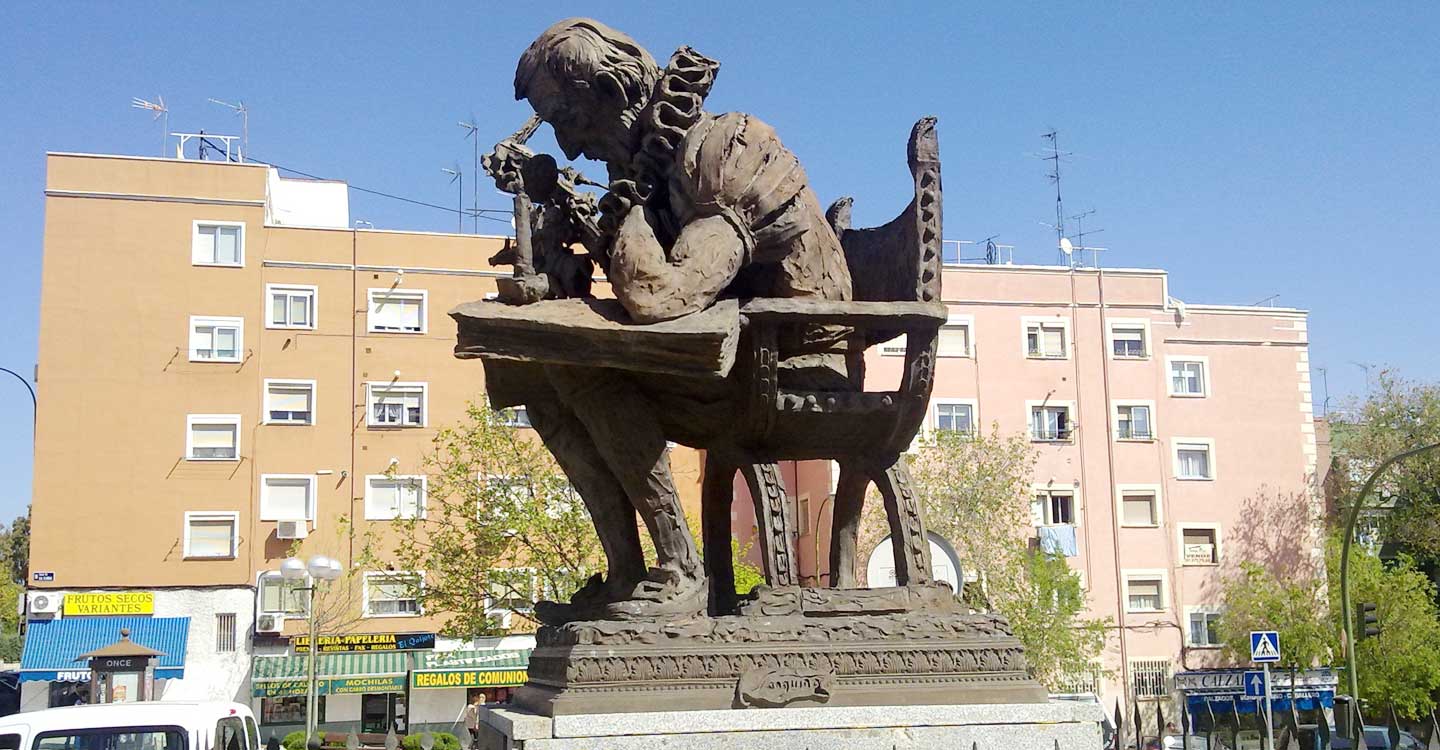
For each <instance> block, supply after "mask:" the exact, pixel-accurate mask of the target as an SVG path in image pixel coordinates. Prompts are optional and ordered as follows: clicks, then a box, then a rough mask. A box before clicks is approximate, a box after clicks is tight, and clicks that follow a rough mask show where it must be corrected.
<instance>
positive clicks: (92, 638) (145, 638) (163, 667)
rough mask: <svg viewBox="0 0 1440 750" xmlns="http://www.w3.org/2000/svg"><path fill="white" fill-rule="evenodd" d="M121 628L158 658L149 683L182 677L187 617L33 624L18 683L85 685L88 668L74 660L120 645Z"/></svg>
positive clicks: (79, 619)
mask: <svg viewBox="0 0 1440 750" xmlns="http://www.w3.org/2000/svg"><path fill="white" fill-rule="evenodd" d="M121 628H129V629H130V640H132V641H134V642H135V643H137V644H139V645H141V646H147V647H149V648H153V649H155V650H156V651H159V652H161V653H163V654H164V656H161V657H157V659H156V663H155V678H156V679H161V680H166V679H180V678H183V677H184V676H185V643H186V641H187V640H188V639H189V635H190V618H188V617H67V618H64V619H61V620H35V621H31V622H30V623H29V627H28V629H27V630H26V633H25V650H24V651H23V652H22V653H21V654H20V679H21V681H30V680H51V681H55V682H85V681H88V680H89V679H90V665H88V664H86V663H85V662H84V661H75V657H77V656H79V655H81V654H84V653H89V652H91V651H94V650H95V649H98V648H104V647H105V646H109V645H110V644H112V643H114V642H116V641H118V640H120V630H121Z"/></svg>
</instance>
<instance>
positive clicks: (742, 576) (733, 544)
mask: <svg viewBox="0 0 1440 750" xmlns="http://www.w3.org/2000/svg"><path fill="white" fill-rule="evenodd" d="M749 554H750V545H748V544H747V545H745V546H744V547H741V546H740V540H739V539H735V538H733V537H732V538H731V539H730V556H731V557H732V558H733V559H734V560H735V593H737V594H741V595H744V594H748V593H750V591H751V589H754V588H755V587H756V586H759V585H760V584H762V583H764V582H765V571H763V570H761V569H760V566H758V565H752V564H751V563H749V562H747V561H746V560H745V558H746V557H748V556H749Z"/></svg>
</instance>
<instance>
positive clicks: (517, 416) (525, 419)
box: [500, 406, 530, 427]
mask: <svg viewBox="0 0 1440 750" xmlns="http://www.w3.org/2000/svg"><path fill="white" fill-rule="evenodd" d="M500 418H501V419H502V420H503V421H504V422H505V426H506V427H529V426H530V412H529V411H527V410H526V409H525V407H523V406H512V407H509V408H508V409H501V410H500Z"/></svg>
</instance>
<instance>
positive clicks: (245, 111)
mask: <svg viewBox="0 0 1440 750" xmlns="http://www.w3.org/2000/svg"><path fill="white" fill-rule="evenodd" d="M210 103H211V104H219V105H220V106H222V107H229V108H230V109H233V110H235V114H237V115H240V161H242V162H243V161H245V154H246V153H248V152H249V151H250V110H249V108H247V107H246V106H245V102H243V101H241V102H239V103H236V104H231V103H230V102H222V101H220V100H219V99H213V98H212V99H211V100H210Z"/></svg>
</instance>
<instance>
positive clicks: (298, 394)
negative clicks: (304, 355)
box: [265, 379, 315, 424]
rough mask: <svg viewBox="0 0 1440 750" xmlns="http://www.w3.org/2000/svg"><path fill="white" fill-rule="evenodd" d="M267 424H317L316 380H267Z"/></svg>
mask: <svg viewBox="0 0 1440 750" xmlns="http://www.w3.org/2000/svg"><path fill="white" fill-rule="evenodd" d="M265 424H315V381H313V380H270V379H266V381H265Z"/></svg>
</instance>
